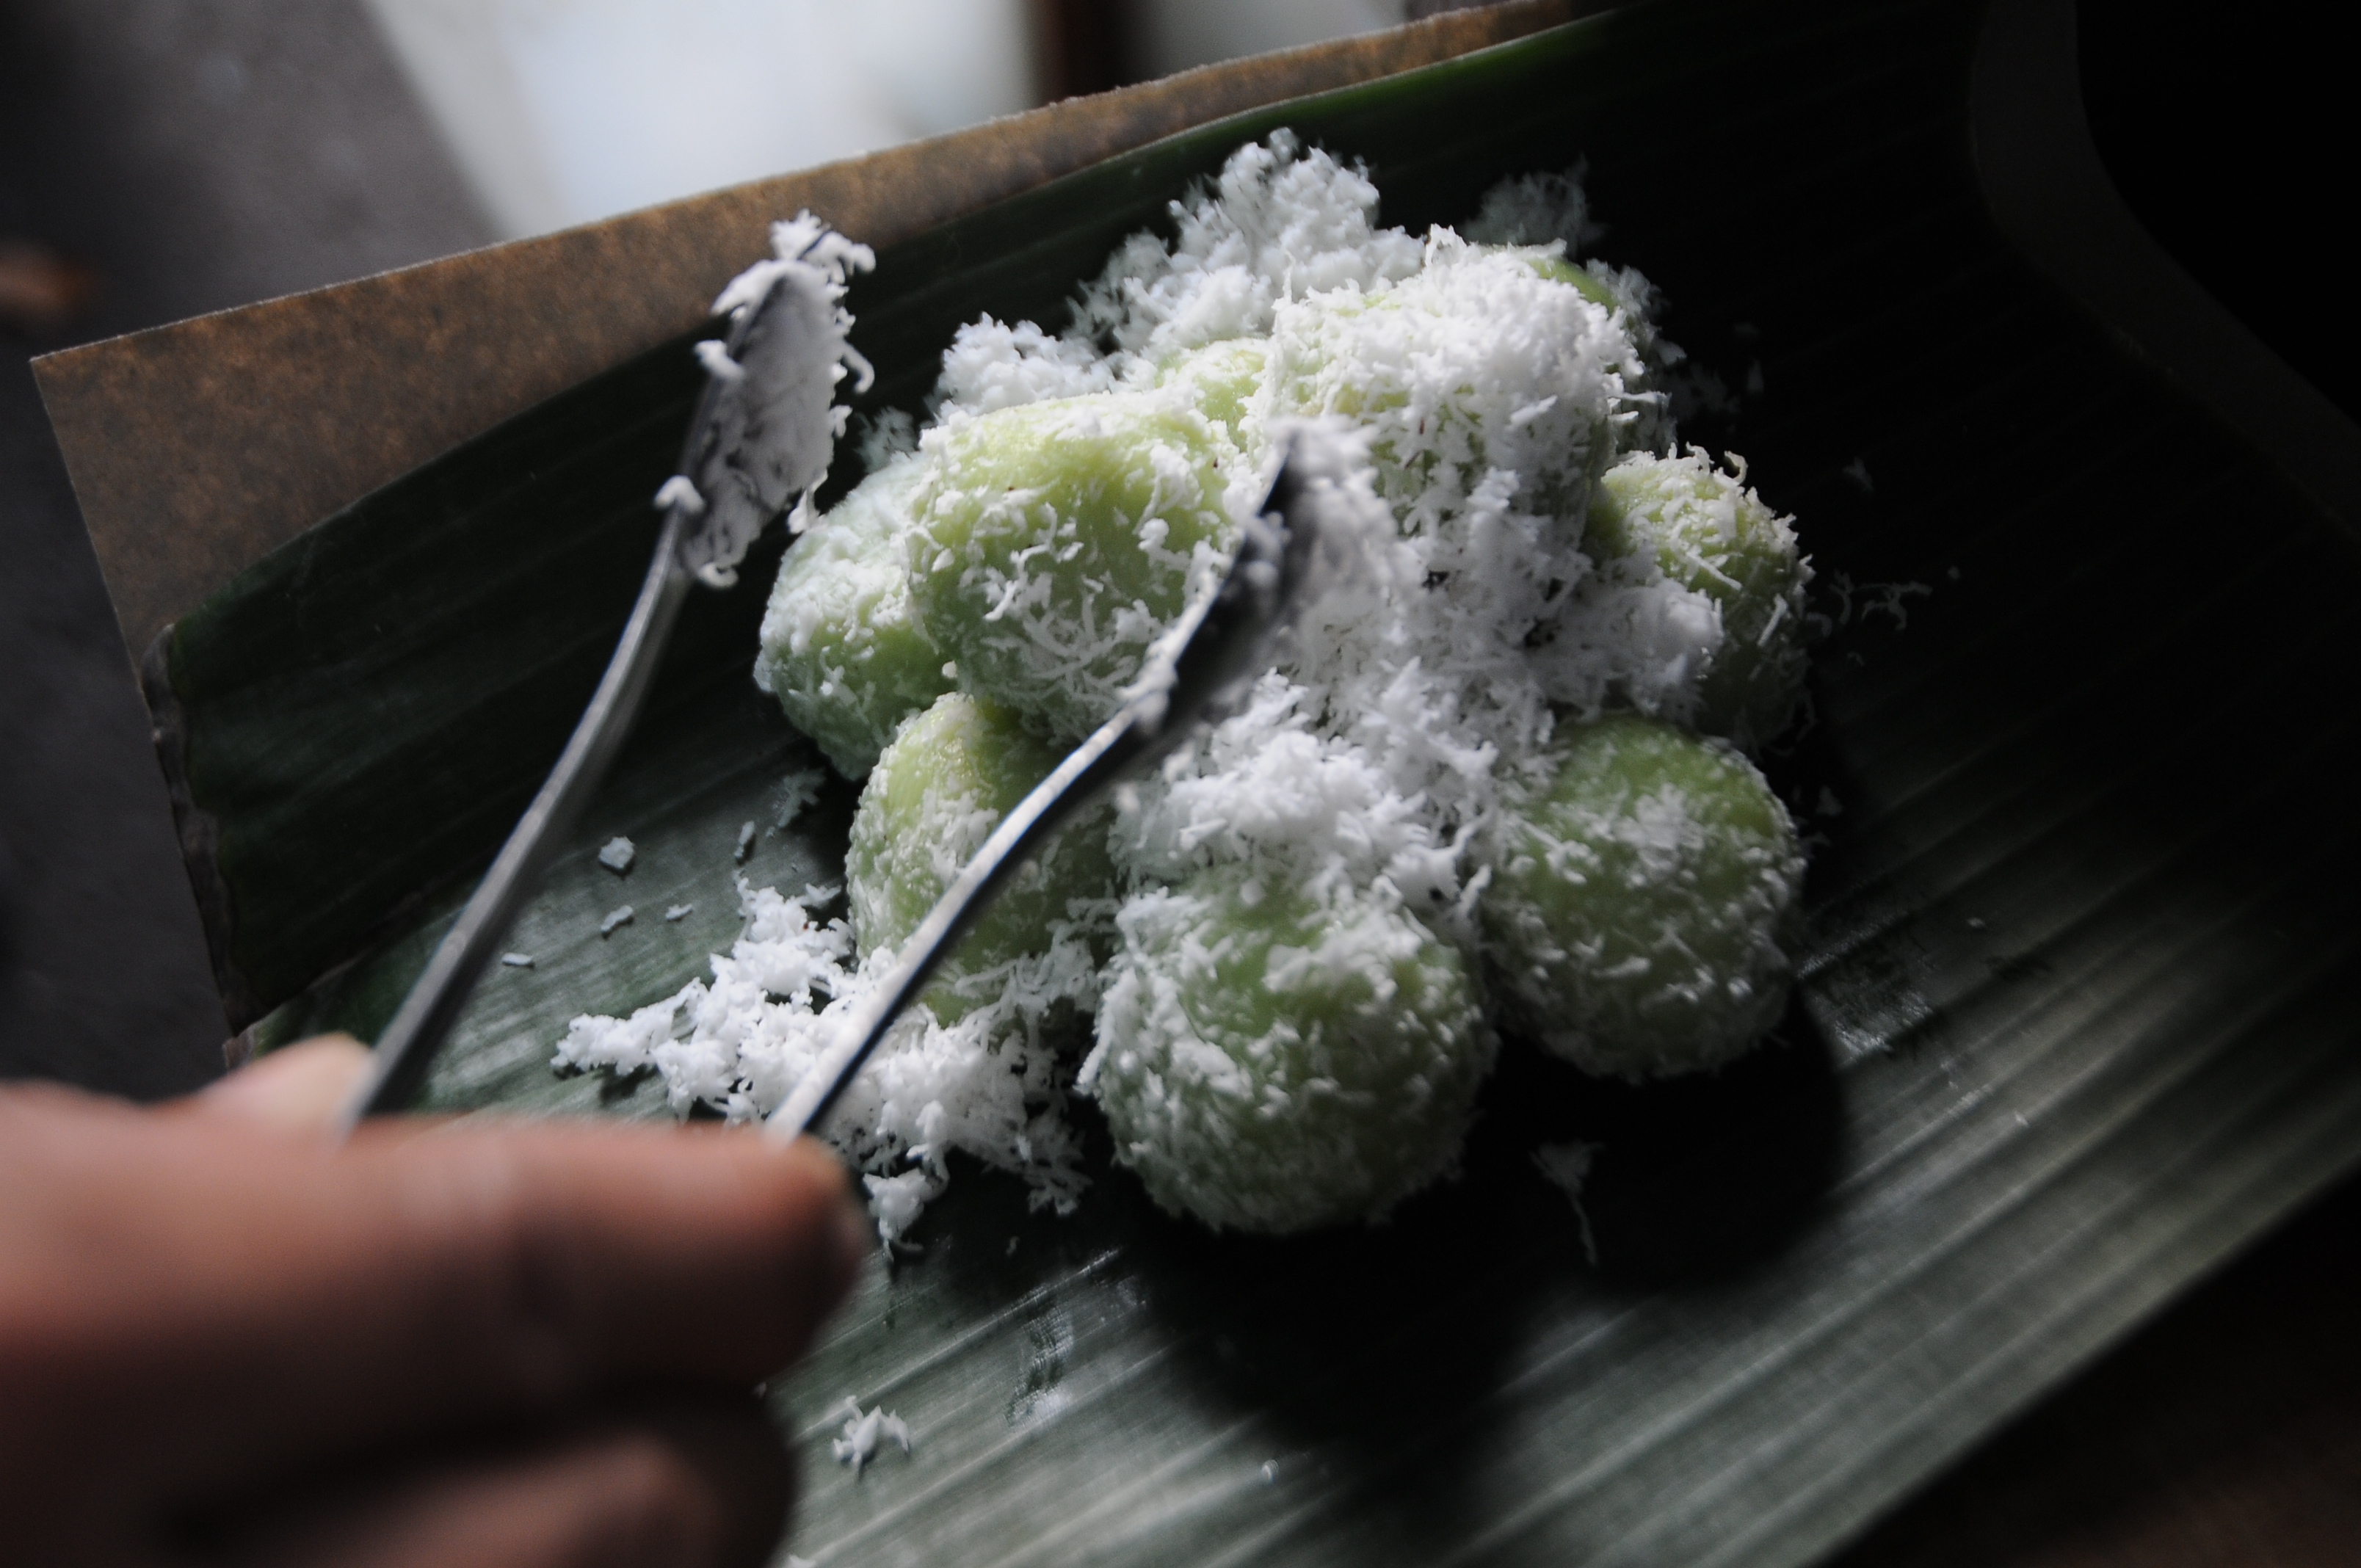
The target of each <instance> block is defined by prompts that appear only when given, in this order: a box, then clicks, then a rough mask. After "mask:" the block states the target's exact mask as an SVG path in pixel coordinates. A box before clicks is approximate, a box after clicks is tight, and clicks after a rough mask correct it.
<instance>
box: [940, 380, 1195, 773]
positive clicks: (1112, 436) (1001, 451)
mask: <svg viewBox="0 0 2361 1568" xmlns="http://www.w3.org/2000/svg"><path fill="white" fill-rule="evenodd" d="M926 442H927V446H926V450H927V451H928V453H929V454H931V455H932V457H933V459H934V466H933V469H932V471H931V473H930V474H929V476H928V479H927V481H926V483H925V484H924V486H922V487H921V488H920V489H919V491H918V494H917V518H918V528H917V534H916V535H915V536H914V537H913V539H912V541H911V546H910V554H909V571H910V593H911V598H912V600H913V601H914V602H915V603H916V604H917V607H918V612H919V614H920V616H921V617H922V619H923V620H925V622H926V625H927V629H928V631H930V632H931V633H933V635H934V637H935V640H936V641H938V642H939V643H941V644H942V645H943V647H944V648H946V649H947V650H949V652H950V656H951V658H952V659H954V660H955V661H957V663H958V665H959V681H960V685H961V687H962V688H963V689H965V690H968V691H972V692H974V693H976V694H977V695H979V696H985V697H989V698H990V699H992V700H993V701H995V702H998V703H1001V704H1003V705H1004V706H1005V707H1008V708H1010V709H1012V710H1014V711H1015V712H1016V714H1017V715H1018V716H1019V717H1020V718H1022V719H1023V720H1024V721H1025V722H1026V723H1027V724H1028V725H1030V726H1032V727H1033V728H1034V729H1038V730H1039V731H1040V732H1042V733H1044V734H1046V735H1049V736H1051V737H1053V738H1056V739H1059V740H1079V739H1080V738H1082V736H1084V735H1087V734H1089V733H1090V732H1091V731H1092V730H1093V729H1096V728H1097V727H1098V726H1099V725H1100V724H1102V723H1104V721H1105V720H1106V719H1107V718H1111V717H1113V715H1114V713H1115V709H1116V708H1117V707H1120V706H1121V703H1122V693H1123V689H1124V687H1125V686H1126V685H1128V684H1129V683H1130V682H1131V681H1132V680H1133V679H1134V678H1135V677H1137V674H1139V669H1140V665H1141V663H1142V662H1143V660H1144V658H1145V655H1146V654H1147V652H1148V645H1149V644H1150V643H1151V642H1153V641H1155V640H1156V638H1157V637H1158V636H1159V635H1160V634H1161V633H1162V632H1163V631H1164V630H1165V628H1166V627H1168V626H1170V624H1171V622H1172V621H1173V620H1175V619H1177V618H1178V617H1179V616H1180V611H1181V610H1182V609H1183V608H1185V606H1186V605H1187V603H1188V600H1189V596H1190V594H1191V592H1192V591H1194V590H1195V589H1196V588H1197V587H1199V585H1201V584H1209V583H1210V582H1211V581H1212V580H1213V577H1214V576H1216V575H1217V574H1218V571H1219V569H1220V566H1221V564H1222V559H1223V556H1224V553H1225V552H1226V551H1228V550H1229V548H1230V547H1231V543H1232V541H1233V540H1234V538H1235V533H1236V529H1235V525H1234V524H1233V523H1232V522H1231V521H1230V517H1229V513H1228V511H1227V510H1226V509H1225V508H1224V503H1223V499H1222V490H1223V484H1224V475H1223V473H1222V471H1221V467H1222V463H1223V461H1224V455H1225V453H1226V450H1227V443H1226V442H1225V441H1224V439H1223V438H1222V437H1221V435H1220V433H1218V432H1217V431H1216V429H1215V428H1214V426H1213V424H1212V423H1211V422H1209V421H1207V420H1206V419H1205V417H1204V416H1203V415H1202V414H1199V413H1196V412H1195V411H1191V410H1188V409H1185V408H1183V407H1181V406H1180V404H1179V402H1178V401H1177V400H1173V399H1170V398H1166V397H1161V396H1158V395H1156V394H1153V393H1109V394H1105V395H1102V396H1096V397H1085V398H1066V399H1059V400H1053V401H1048V402H1038V403H1028V404H1025V405H1023V406H1021V407H1017V408H1010V409H1002V410H1000V411H996V412H994V413H988V414H984V415H982V416H980V417H978V418H975V419H971V420H966V421H963V422H959V423H957V424H954V425H951V426H950V427H948V428H944V429H939V430H936V431H930V432H928V434H927V437H926Z"/></svg>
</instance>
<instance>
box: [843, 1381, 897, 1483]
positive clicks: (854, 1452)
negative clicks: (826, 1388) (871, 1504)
mask: <svg viewBox="0 0 2361 1568" xmlns="http://www.w3.org/2000/svg"><path fill="white" fill-rule="evenodd" d="M838 1409H840V1410H842V1411H843V1412H844V1435H843V1436H841V1437H839V1438H836V1439H833V1440H832V1441H830V1442H829V1453H831V1454H833V1455H834V1456H835V1458H836V1462H837V1463H838V1464H850V1465H851V1466H852V1473H853V1474H854V1475H860V1474H861V1472H862V1469H863V1468H865V1467H866V1466H867V1465H868V1464H869V1462H870V1460H872V1459H873V1458H874V1457H876V1454H877V1452H878V1450H879V1449H880V1448H881V1447H883V1446H884V1444H885V1443H887V1442H891V1443H893V1444H895V1446H896V1447H898V1448H900V1449H901V1451H902V1452H903V1453H910V1452H911V1446H910V1428H909V1423H907V1422H906V1421H905V1420H902V1418H901V1417H900V1416H899V1415H898V1414H895V1413H894V1412H892V1411H889V1410H887V1409H885V1408H884V1407H883V1406H879V1407H877V1408H876V1409H869V1410H864V1409H862V1408H861V1401H860V1400H858V1399H856V1398H852V1396H851V1395H850V1394H848V1395H846V1396H845V1398H844V1402H843V1403H842V1404H841V1405H840V1406H839V1407H838Z"/></svg>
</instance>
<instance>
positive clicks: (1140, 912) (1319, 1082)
mask: <svg viewBox="0 0 2361 1568" xmlns="http://www.w3.org/2000/svg"><path fill="white" fill-rule="evenodd" d="M1119 924H1120V926H1121V927H1122V930H1123V937H1124V947H1123V950H1122V951H1121V952H1120V953H1118V954H1117V955H1116V956H1115V959H1114V961H1113V963H1112V965H1111V966H1110V968H1109V971H1108V981H1109V984H1108V988H1107V992H1106V994H1105V997H1104V1001H1103V1002H1102V1003H1101V1004H1100V1011H1099V1019H1098V1040H1099V1043H1098V1047H1097V1049H1096V1050H1095V1051H1094V1052H1093V1054H1092V1057H1091V1059H1090V1060H1089V1062H1087V1063H1086V1064H1085V1065H1084V1068H1083V1072H1082V1083H1083V1086H1084V1087H1085V1089H1086V1090H1087V1091H1089V1092H1091V1093H1093V1094H1095V1095H1096V1096H1097V1098H1098V1102H1099V1104H1100V1106H1101V1107H1102V1108H1103V1109H1104V1112H1105V1113H1106V1118H1107V1125H1108V1127H1109V1129H1110V1131H1112V1133H1113V1134H1114V1135H1115V1157H1116V1158H1118V1159H1120V1160H1122V1161H1123V1162H1124V1163H1125V1164H1126V1165H1128V1166H1130V1167H1131V1168H1133V1169H1134V1170H1136V1171H1137V1172H1138V1173H1139V1177H1140V1179H1141V1181H1142V1182H1143V1183H1145V1184H1146V1186H1147V1188H1148V1195H1149V1196H1150V1197H1152V1198H1154V1199H1155V1200H1156V1201H1157V1202H1158V1203H1159V1204H1160V1205H1161V1206H1162V1207H1164V1208H1165V1209H1167V1210H1169V1211H1171V1212H1175V1213H1189V1214H1194V1215H1195V1216H1197V1217H1198V1218H1199V1219H1201V1220H1202V1221H1204V1222H1205V1223H1207V1224H1209V1225H1212V1226H1213V1227H1214V1228H1215V1229H1217V1230H1218V1229H1222V1228H1224V1227H1226V1228H1232V1229H1236V1230H1241V1231H1254V1232H1260V1233H1265V1234H1287V1233H1290V1232H1296V1231H1308V1230H1313V1229H1316V1228H1318V1227H1320V1226H1323V1225H1334V1224H1341V1223H1345V1222H1348V1221H1355V1220H1372V1219H1376V1218H1378V1216H1380V1215H1382V1214H1384V1213H1386V1212H1388V1211H1389V1210H1390V1209H1391V1208H1393V1206H1394V1205H1395V1204H1397V1203H1399V1202H1400V1201H1401V1200H1402V1199H1404V1198H1406V1197H1408V1196H1410V1195H1411V1193H1413V1192H1416V1191H1417V1190H1420V1189H1421V1188H1422V1187H1425V1186H1427V1185H1428V1184H1429V1183H1431V1182H1433V1180H1435V1179H1437V1178H1438V1177H1440V1176H1442V1175H1444V1173H1446V1172H1447V1171H1449V1170H1450V1169H1451V1168H1453V1166H1454V1164H1455V1161H1456V1160H1457V1158H1458V1154H1459V1147H1460V1143H1461V1140H1462V1137H1463V1135H1464V1134H1465V1133H1466V1126H1467V1118H1468V1109H1469V1107H1470V1105H1471V1104H1472V1103H1473V1102H1474V1101H1475V1098H1476V1091H1477V1088H1478V1086H1480V1085H1481V1084H1482V1082H1483V1080H1484V1078H1485V1075H1486V1074H1487V1073H1488V1072H1489V1071H1490V1070H1491V1066H1492V1058H1493V1054H1494V1048H1495V1047H1494V1039H1493V1036H1492V1034H1491V1031H1490V1029H1489V1027H1488V1025H1487V1024H1486V1022H1485V1017H1484V1009H1483V1003H1482V1001H1481V998H1480V995H1479V991H1478V986H1477V981H1476V978H1475V976H1473V975H1472V974H1471V973H1470V972H1469V969H1468V964H1467V960H1466V958H1465V957H1464V956H1463V955H1462V954H1461V952H1460V950H1459V949H1458V948H1455V947H1453V946H1452V945H1450V944H1449V943H1446V942H1444V941H1442V940H1439V939H1438V938H1435V937H1434V936H1433V934H1432V933H1430V932H1429V931H1428V930H1427V929H1426V928H1425V927H1423V926H1422V925H1420V924H1419V923H1418V921H1416V920H1415V919H1413V918H1411V916H1409V915H1408V914H1406V913H1404V912H1403V911H1402V910H1401V909H1400V907H1399V906H1398V905H1395V904H1392V903H1390V902H1388V901H1383V900H1380V899H1378V898H1377V897H1375V896H1373V895H1371V894H1366V893H1349V894H1345V895H1344V896H1343V897H1342V899H1341V900H1340V901H1338V902H1335V903H1332V904H1325V905H1323V904H1322V903H1320V902H1317V901H1315V900H1313V899H1312V898H1310V897H1307V896H1305V895H1304V894H1302V893H1301V892H1300V891H1298V890H1297V889H1296V888H1294V887H1292V886H1290V885H1288V884H1287V883H1284V882H1282V881H1280V880H1279V879H1276V878H1273V879H1271V880H1269V881H1264V880H1261V879H1258V878H1257V877H1255V876H1252V875H1250V874H1248V872H1246V870H1245V868H1243V867H1240V866H1237V865H1234V864H1233V865H1224V866H1218V867H1215V868H1213V869H1211V870H1208V871H1202V872H1197V873H1196V874H1194V875H1193V876H1191V878H1190V879H1189V880H1187V881H1186V882H1184V883H1181V884H1180V886H1178V887H1176V888H1173V889H1171V890H1169V891H1167V890H1157V891H1152V892H1148V893H1144V894H1138V895H1136V896H1135V897H1134V898H1133V899H1132V900H1131V901H1130V902H1129V903H1128V904H1126V905H1125V907H1124V911H1123V914H1122V916H1120V917H1119Z"/></svg>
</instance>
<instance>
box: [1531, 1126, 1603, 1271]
mask: <svg viewBox="0 0 2361 1568" xmlns="http://www.w3.org/2000/svg"><path fill="white" fill-rule="evenodd" d="M1598 1147H1599V1146H1598V1145H1597V1144H1586V1143H1582V1142H1579V1141H1577V1142H1574V1143H1564V1144H1543V1145H1542V1146H1540V1147H1539V1148H1536V1149H1535V1150H1533V1168H1534V1169H1535V1170H1538V1171H1540V1172H1541V1173H1542V1177H1543V1179H1544V1180H1546V1181H1548V1182H1549V1183H1550V1184H1551V1185H1552V1186H1554V1187H1558V1188H1561V1189H1563V1190H1565V1198H1566V1201H1567V1202H1569V1203H1571V1204H1573V1205H1574V1217H1575V1219H1576V1221H1577V1222H1579V1223H1580V1224H1581V1226H1582V1253H1583V1255H1584V1256H1585V1257H1587V1258H1588V1259H1589V1260H1590V1266H1592V1267H1593V1268H1596V1267H1598V1238H1597V1237H1596V1236H1594V1235H1592V1234H1590V1215H1589V1214H1588V1213H1587V1212H1585V1211H1584V1209H1583V1207H1582V1185H1583V1183H1584V1182H1586V1181H1587V1180H1589V1179H1590V1162H1591V1161H1592V1160H1593V1159H1594V1158H1596V1157H1598Z"/></svg>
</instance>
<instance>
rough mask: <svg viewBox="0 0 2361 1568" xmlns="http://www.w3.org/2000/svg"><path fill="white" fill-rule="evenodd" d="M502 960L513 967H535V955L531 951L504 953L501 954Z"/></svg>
mask: <svg viewBox="0 0 2361 1568" xmlns="http://www.w3.org/2000/svg"><path fill="white" fill-rule="evenodd" d="M500 962H502V963H504V964H506V965H508V967H509V968H511V969H531V968H533V955H532V954H531V953H502V954H501V955H500Z"/></svg>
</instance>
